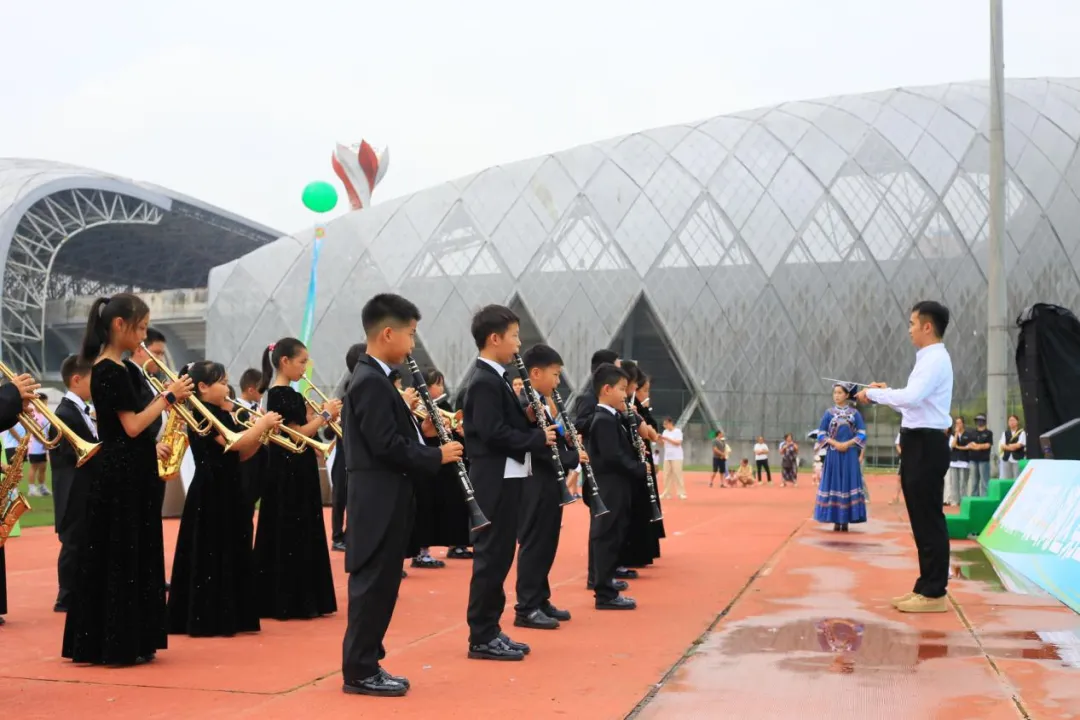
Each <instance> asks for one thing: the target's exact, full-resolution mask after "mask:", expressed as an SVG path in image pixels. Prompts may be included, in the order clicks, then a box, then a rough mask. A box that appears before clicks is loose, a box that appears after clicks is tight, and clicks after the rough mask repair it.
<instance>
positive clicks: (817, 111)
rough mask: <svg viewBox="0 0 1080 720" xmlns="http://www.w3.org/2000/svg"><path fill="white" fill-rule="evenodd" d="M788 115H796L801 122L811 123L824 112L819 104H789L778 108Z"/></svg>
mask: <svg viewBox="0 0 1080 720" xmlns="http://www.w3.org/2000/svg"><path fill="white" fill-rule="evenodd" d="M779 109H780V110H783V111H784V112H786V113H788V114H789V115H796V116H798V117H801V118H802V119H803V120H807V121H809V122H811V123H813V122H814V121H815V120H816V119H817V118H818V116H819V115H821V113H823V112H825V106H824V105H822V104H821V103H820V102H803V101H798V102H789V103H784V104H783V105H781V106H780V107H779Z"/></svg>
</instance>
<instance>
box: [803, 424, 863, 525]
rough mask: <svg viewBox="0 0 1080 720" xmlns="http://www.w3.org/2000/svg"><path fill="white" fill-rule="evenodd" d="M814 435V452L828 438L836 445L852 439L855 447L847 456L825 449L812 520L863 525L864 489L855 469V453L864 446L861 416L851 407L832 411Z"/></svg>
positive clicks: (850, 449)
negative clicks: (815, 439) (822, 469)
mask: <svg viewBox="0 0 1080 720" xmlns="http://www.w3.org/2000/svg"><path fill="white" fill-rule="evenodd" d="M818 431H819V435H818V441H817V445H816V446H815V450H818V449H820V448H822V447H823V446H826V440H827V439H828V438H832V439H833V440H836V441H838V442H847V441H848V440H851V439H852V438H854V439H855V444H854V445H852V446H851V447H850V448H848V450H847V452H840V451H839V450H837V449H836V448H834V447H833V446H832V445H828V446H827V447H828V450H827V454H826V456H825V469H824V471H823V472H822V474H821V484H820V485H818V493H817V504H816V505H815V506H814V520H817V521H818V522H823V523H833V524H841V525H842V524H844V523H861V522H866V488H865V486H864V485H863V477H862V468H861V467H860V466H859V450H860V449H861V448H862V447H863V446H865V445H866V425H865V424H864V423H863V419H862V415H860V414H859V411H858V410H856V409H855V408H853V407H833V408H831V409H829V410H826V411H825V416H824V417H822V418H821V426H820V427H819V428H818Z"/></svg>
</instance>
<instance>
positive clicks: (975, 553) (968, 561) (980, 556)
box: [949, 545, 1051, 598]
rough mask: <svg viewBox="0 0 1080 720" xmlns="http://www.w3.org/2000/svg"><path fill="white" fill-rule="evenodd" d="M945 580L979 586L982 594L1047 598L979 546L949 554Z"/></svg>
mask: <svg viewBox="0 0 1080 720" xmlns="http://www.w3.org/2000/svg"><path fill="white" fill-rule="evenodd" d="M949 578H950V579H952V580H969V581H972V582H976V583H979V589H981V590H983V591H984V592H993V593H1012V594H1014V595H1030V596H1034V597H1037V598H1050V597H1051V596H1050V595H1049V594H1048V593H1047V592H1046V591H1045V590H1043V589H1042V588H1041V587H1039V586H1038V585H1036V584H1035V583H1033V582H1032V581H1030V580H1028V579H1027V578H1025V577H1024V576H1023V575H1021V574H1020V573H1019V572H1017V571H1015V570H1013V569H1012V568H1011V567H1010V566H1009V565H1008V564H1007V563H1006V562H1005V561H1004V560H1000V559H998V557H997V556H996V555H994V553H993V551H991V550H987V549H986V548H984V547H982V546H981V545H975V546H973V547H965V548H961V549H958V550H956V549H954V550H953V551H952V552H951V553H950V560H949Z"/></svg>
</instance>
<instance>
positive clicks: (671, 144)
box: [644, 125, 691, 153]
mask: <svg viewBox="0 0 1080 720" xmlns="http://www.w3.org/2000/svg"><path fill="white" fill-rule="evenodd" d="M690 130H691V128H690V127H689V126H687V125H668V126H666V127H660V128H653V129H652V130H646V131H645V132H644V134H645V135H646V136H647V137H648V138H649V139H650V140H652V141H653V142H655V143H656V144H657V145H659V146H660V147H662V148H664V150H665V151H666V152H669V153H670V152H671V151H672V150H674V149H675V148H676V146H678V144H679V143H681V142H682V141H683V138H685V137H686V135H687V134H688V133H689V132H690Z"/></svg>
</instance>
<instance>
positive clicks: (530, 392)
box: [514, 353, 576, 506]
mask: <svg viewBox="0 0 1080 720" xmlns="http://www.w3.org/2000/svg"><path fill="white" fill-rule="evenodd" d="M514 364H515V365H517V369H518V374H519V375H521V382H522V383H524V385H525V397H526V398H528V399H529V405H530V406H531V407H532V409H533V414H534V415H536V423H537V424H538V425H539V426H540V429H541V430H544V429H546V428H547V427H548V425H550V424H551V423H549V422H548V416H547V410H545V409H544V403H542V402H540V394H539V393H538V392H536V389H535V388H533V386H532V382H531V381H530V380H529V371H528V370H526V369H525V361H524V360H522V359H521V356H520V355H518V354H517V353H514ZM551 462H552V463H554V465H555V480H556V482H558V483H559V487H561V488H562V499H561V500H559V505H562V506H565V505H569V504H570V503H572V502H575V501H576V498H575V497H574V496H573V495H571V494H570V488H568V487H566V473H564V472H563V467H562V458H561V457H559V443H558V442H556V443H555V444H554V445H552V446H551Z"/></svg>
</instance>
